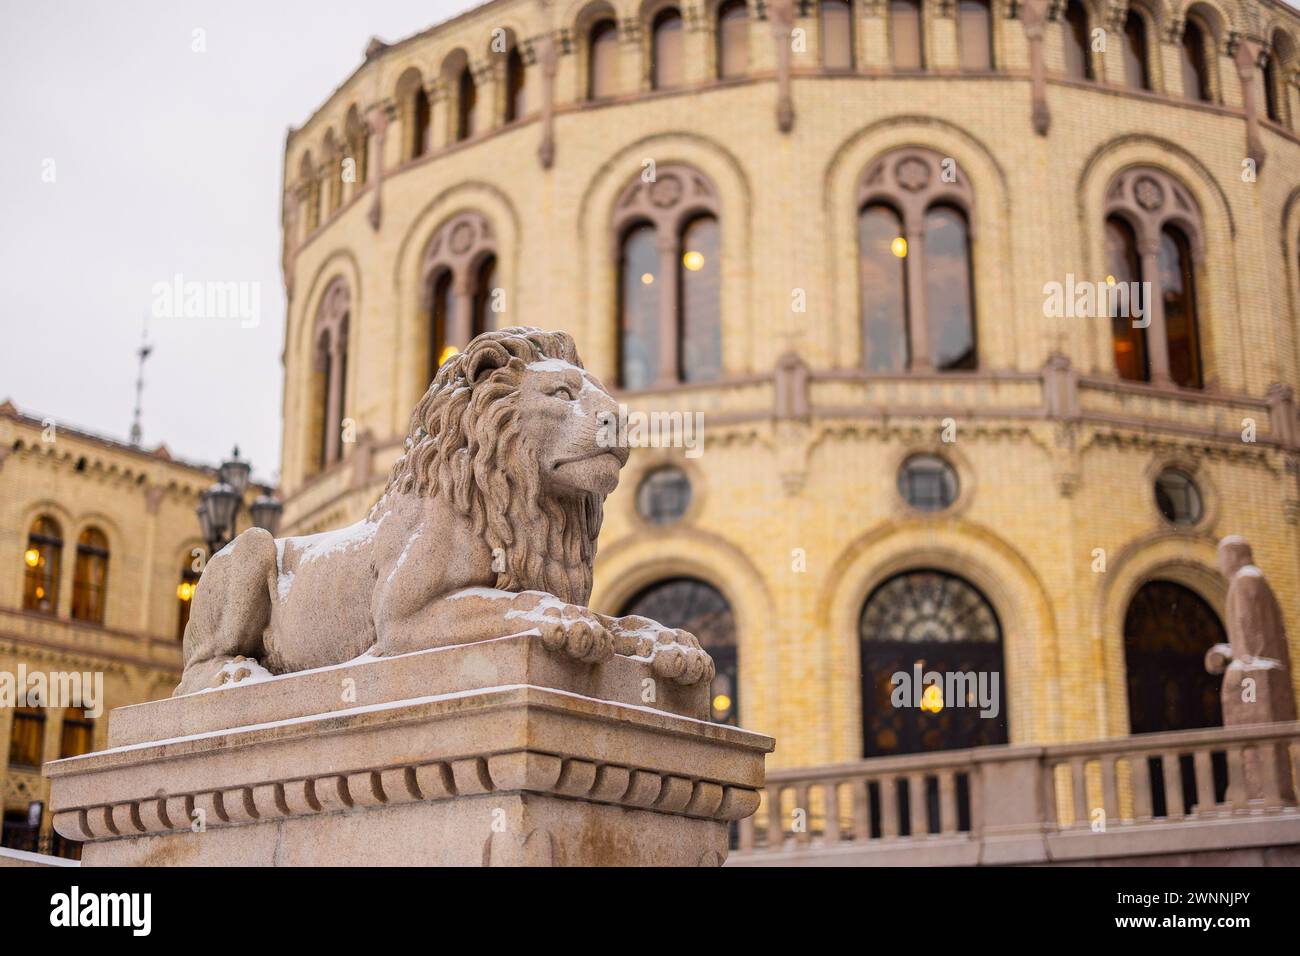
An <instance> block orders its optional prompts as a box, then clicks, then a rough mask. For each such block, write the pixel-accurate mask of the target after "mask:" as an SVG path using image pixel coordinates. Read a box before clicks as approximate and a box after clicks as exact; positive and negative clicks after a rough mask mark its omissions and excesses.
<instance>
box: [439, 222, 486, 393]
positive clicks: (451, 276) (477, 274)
mask: <svg viewBox="0 0 1300 956" xmlns="http://www.w3.org/2000/svg"><path fill="white" fill-rule="evenodd" d="M497 270H498V259H497V245H496V235H495V233H494V232H493V230H492V225H491V223H489V222H488V220H487V217H485V216H484V215H483V214H482V213H478V212H462V213H458V214H457V215H455V216H453V217H452V218H450V219H448V220H447V221H446V222H444V223H443V224H442V225H441V226H439V227H438V228H437V229H436V230H435V231H434V233H433V236H432V237H430V239H429V242H428V245H426V246H425V249H424V255H423V257H422V259H421V262H420V289H421V311H422V312H423V313H424V314H425V315H426V316H428V317H429V318H428V323H427V329H428V332H427V341H426V342H425V343H423V347H424V354H426V355H427V356H428V365H429V372H430V378H432V373H434V372H436V371H437V370H438V367H439V366H440V365H442V363H443V362H445V361H446V360H447V359H448V358H449V357H450V356H452V355H455V354H456V352H458V351H459V350H460V349H463V348H464V347H465V346H466V345H468V344H469V340H470V339H471V338H473V337H474V336H475V335H478V334H479V333H480V332H482V331H485V330H487V329H491V328H494V327H495V326H496V323H495V321H494V320H493V306H494V298H493V290H495V289H497V288H498V287H499V285H500V280H499V278H498V271H497Z"/></svg>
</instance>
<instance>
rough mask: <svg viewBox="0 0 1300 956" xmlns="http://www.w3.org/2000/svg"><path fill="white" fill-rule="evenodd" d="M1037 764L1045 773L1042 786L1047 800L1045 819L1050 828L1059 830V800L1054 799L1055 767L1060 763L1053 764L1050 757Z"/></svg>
mask: <svg viewBox="0 0 1300 956" xmlns="http://www.w3.org/2000/svg"><path fill="white" fill-rule="evenodd" d="M1039 766H1040V767H1041V768H1042V772H1043V773H1044V774H1045V775H1046V776H1045V778H1044V781H1045V783H1044V786H1045V788H1046V790H1047V793H1046V795H1045V799H1046V801H1047V809H1046V816H1045V819H1046V822H1047V824H1048V825H1049V826H1051V828H1052V829H1054V830H1059V829H1061V807H1060V801H1058V800H1057V799H1056V768H1057V767H1059V766H1060V764H1054V763H1052V762H1051V761H1050V759H1045V760H1044V761H1043V763H1041V764H1040V765H1039Z"/></svg>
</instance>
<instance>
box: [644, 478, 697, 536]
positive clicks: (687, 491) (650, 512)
mask: <svg viewBox="0 0 1300 956" xmlns="http://www.w3.org/2000/svg"><path fill="white" fill-rule="evenodd" d="M690 506H691V480H690V479H689V478H687V477H686V472H684V471H682V470H681V469H680V468H676V467H672V466H670V467H667V468H656V469H655V470H654V471H652V472H650V474H648V475H646V476H645V478H644V479H642V481H641V486H640V487H639V488H637V491H636V510H637V511H638V512H639V513H640V515H641V517H642V518H645V520H646V521H648V522H650V523H651V524H672V523H673V522H674V521H679V520H680V519H681V517H682V515H684V514H686V509H687V508H689V507H690Z"/></svg>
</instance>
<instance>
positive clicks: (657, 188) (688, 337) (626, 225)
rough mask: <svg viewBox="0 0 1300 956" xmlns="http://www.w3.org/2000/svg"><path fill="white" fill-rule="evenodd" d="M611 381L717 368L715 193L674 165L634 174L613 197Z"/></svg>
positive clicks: (696, 377)
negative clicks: (644, 175)
mask: <svg viewBox="0 0 1300 956" xmlns="http://www.w3.org/2000/svg"><path fill="white" fill-rule="evenodd" d="M615 209H617V210H618V213H617V215H616V217H615V221H614V224H613V225H614V230H615V234H616V235H617V236H618V237H619V239H618V249H617V254H618V290H619V293H618V294H619V343H620V344H619V385H620V386H621V387H622V388H629V389H636V388H649V387H652V386H655V385H669V384H673V383H676V382H681V381H686V382H699V381H710V380H713V379H716V378H718V377H719V376H720V375H721V370H722V331H721V328H722V326H721V284H720V277H721V274H722V270H721V257H722V256H721V234H720V215H719V206H718V200H717V192H716V190H714V188H713V184H712V183H710V182H709V181H708V180H707V179H706V178H705V177H704V176H702V175H701V174H699V173H698V172H696V171H695V170H693V169H689V168H687V167H682V166H667V167H662V166H661V167H660V168H659V169H658V170H657V172H656V178H655V181H654V182H651V183H646V182H643V181H642V180H641V179H640V178H639V177H638V178H637V179H636V180H635V181H634V182H633V183H632V184H631V185H629V186H628V187H627V188H626V189H624V190H623V193H622V195H621V196H620V197H619V200H618V202H617V203H616V204H615Z"/></svg>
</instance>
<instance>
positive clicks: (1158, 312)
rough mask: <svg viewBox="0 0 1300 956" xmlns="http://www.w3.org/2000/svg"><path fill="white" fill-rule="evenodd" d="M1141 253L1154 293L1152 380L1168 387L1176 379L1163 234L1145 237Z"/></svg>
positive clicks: (1149, 342) (1151, 304)
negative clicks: (1163, 283) (1163, 276)
mask: <svg viewBox="0 0 1300 956" xmlns="http://www.w3.org/2000/svg"><path fill="white" fill-rule="evenodd" d="M1138 252H1139V253H1140V254H1141V256H1142V281H1143V282H1145V283H1148V284H1149V285H1148V287H1149V288H1150V290H1151V295H1150V296H1148V298H1147V303H1146V307H1147V315H1148V316H1149V317H1150V319H1151V324H1150V325H1148V326H1147V358H1148V360H1149V361H1150V362H1151V381H1152V382H1153V383H1154V384H1156V385H1168V384H1170V383H1171V382H1172V381H1173V379H1172V378H1170V377H1169V337H1168V335H1167V334H1166V333H1165V300H1164V296H1163V295H1162V294H1161V291H1160V235H1159V234H1158V233H1157V234H1156V235H1154V236H1143V237H1142V238H1141V239H1140V240H1139V241H1138Z"/></svg>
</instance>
